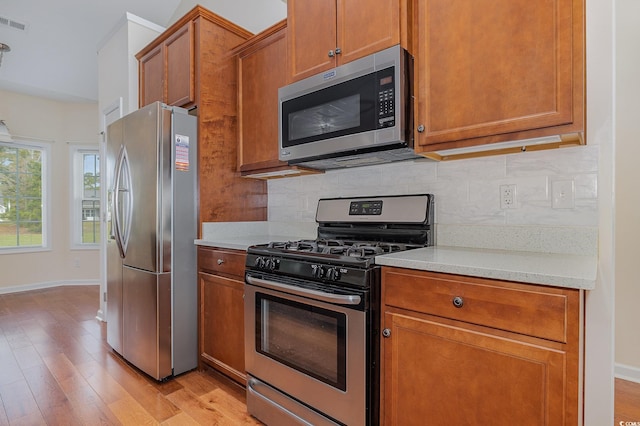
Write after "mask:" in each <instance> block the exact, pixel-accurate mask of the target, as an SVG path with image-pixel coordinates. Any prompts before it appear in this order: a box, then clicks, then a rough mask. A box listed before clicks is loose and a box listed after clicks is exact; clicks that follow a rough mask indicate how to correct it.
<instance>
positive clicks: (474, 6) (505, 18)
mask: <svg viewBox="0 0 640 426" xmlns="http://www.w3.org/2000/svg"><path fill="white" fill-rule="evenodd" d="M414 5H415V7H416V9H417V27H418V40H417V54H416V60H417V64H418V66H417V77H416V80H417V98H418V105H417V116H416V125H418V126H420V125H422V126H424V132H422V133H418V134H417V137H418V140H417V142H418V143H417V145H420V147H417V148H418V151H420V150H422V151H429V150H433V149H434V148H436V149H445V148H453V147H456V146H452V144H449V145H448V146H447V145H442V143H446V142H452V141H460V140H466V141H465V143H463V144H458V145H457V146H469V145H477V144H480V143H487V142H495V141H500V140H514V139H522V138H524V137H534V136H545V135H549V134H561V133H566V132H570V131H582V127H583V115H584V57H583V55H584V52H583V50H584V26H583V25H584V23H583V21H584V0H556V1H531V0H459V1H450V0H424V1H422V0H421V1H417V2H415V3H414ZM536 129H537V130H536ZM544 129H547V130H544ZM527 131H529V133H522V132H527ZM518 132H520V133H518ZM487 137H490V138H491V139H489V140H487V139H486V138H487ZM472 138H485V140H480V141H479V142H477V141H470V139H472ZM437 144H440V146H436V145H437Z"/></svg>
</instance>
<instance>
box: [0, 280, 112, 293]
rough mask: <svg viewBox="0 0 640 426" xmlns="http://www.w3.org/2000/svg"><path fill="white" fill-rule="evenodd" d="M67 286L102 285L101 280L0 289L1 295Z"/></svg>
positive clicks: (46, 283) (51, 282)
mask: <svg viewBox="0 0 640 426" xmlns="http://www.w3.org/2000/svg"><path fill="white" fill-rule="evenodd" d="M65 285H70V286H72V285H100V280H64V281H48V282H44V283H34V284H24V285H15V286H11V287H0V294H8V293H19V292H22V291H29V290H41V289H44V288H51V287H61V286H65Z"/></svg>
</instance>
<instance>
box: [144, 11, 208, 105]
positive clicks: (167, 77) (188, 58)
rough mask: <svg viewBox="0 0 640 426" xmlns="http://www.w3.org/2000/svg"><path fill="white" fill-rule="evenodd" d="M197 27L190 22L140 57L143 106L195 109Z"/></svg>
mask: <svg viewBox="0 0 640 426" xmlns="http://www.w3.org/2000/svg"><path fill="white" fill-rule="evenodd" d="M194 25H195V24H194V22H193V21H188V22H187V23H185V24H184V25H183V26H181V27H180V28H178V29H176V30H175V31H174V32H172V33H171V35H169V36H168V37H166V39H164V40H163V41H162V42H161V43H160V44H159V45H157V46H155V47H153V48H152V49H151V50H149V51H148V52H146V53H142V52H141V53H140V54H138V55H139V56H138V59H139V63H140V89H139V91H140V93H139V99H140V101H139V103H140V106H141V107H142V106H144V105H148V104H150V103H152V102H155V101H161V102H164V103H166V104H168V105H174V106H179V107H183V108H190V107H192V106H195V104H196V84H197V82H196V74H195V39H194V34H195V31H194ZM143 52H145V51H143Z"/></svg>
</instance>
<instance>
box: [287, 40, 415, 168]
mask: <svg viewBox="0 0 640 426" xmlns="http://www.w3.org/2000/svg"><path fill="white" fill-rule="evenodd" d="M412 76H413V58H412V57H411V55H409V54H408V53H407V52H406V51H405V50H404V49H402V48H401V47H400V46H399V45H396V46H393V47H391V48H388V49H385V50H382V51H380V52H378V53H375V54H372V55H369V56H366V57H364V58H361V59H358V60H355V61H353V62H349V63H347V64H345V65H342V66H339V67H336V68H334V69H332V70H329V71H326V72H324V73H321V74H318V75H315V76H312V77H309V78H306V79H304V80H300V81H298V82H295V83H293V84H290V85H288V86H285V87H282V88H280V89H279V90H278V96H279V108H280V110H279V126H278V131H279V149H280V153H279V158H280V160H281V161H287V162H288V163H289V164H297V165H302V166H306V167H309V168H314V169H322V170H325V169H335V168H344V167H355V166H364V165H371V164H379V163H388V162H392V161H399V160H406V159H412V158H423V157H420V156H417V155H416V154H415V153H414V150H413V93H412Z"/></svg>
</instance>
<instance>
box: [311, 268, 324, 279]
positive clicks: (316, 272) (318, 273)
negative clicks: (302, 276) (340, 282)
mask: <svg viewBox="0 0 640 426" xmlns="http://www.w3.org/2000/svg"><path fill="white" fill-rule="evenodd" d="M311 275H313V277H314V278H323V277H324V268H323V267H322V266H321V265H311Z"/></svg>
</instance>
